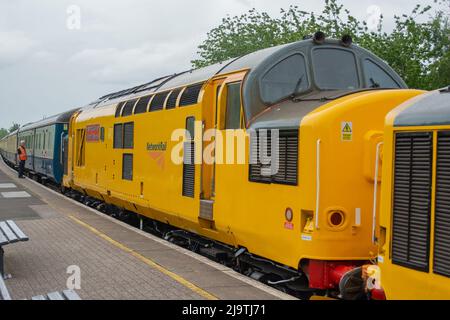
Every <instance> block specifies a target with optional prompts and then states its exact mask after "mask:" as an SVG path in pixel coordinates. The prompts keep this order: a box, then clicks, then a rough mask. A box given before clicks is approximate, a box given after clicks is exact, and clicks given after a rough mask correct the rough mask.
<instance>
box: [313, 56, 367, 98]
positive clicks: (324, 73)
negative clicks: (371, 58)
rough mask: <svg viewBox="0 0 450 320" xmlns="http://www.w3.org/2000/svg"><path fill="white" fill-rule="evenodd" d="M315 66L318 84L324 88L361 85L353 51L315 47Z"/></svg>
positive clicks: (348, 88)
mask: <svg viewBox="0 0 450 320" xmlns="http://www.w3.org/2000/svg"><path fill="white" fill-rule="evenodd" d="M313 68H314V75H315V78H316V84H317V86H318V87H319V88H320V89H322V90H353V89H357V88H359V87H360V86H359V78H358V68H357V65H356V58H355V55H354V54H353V53H352V52H351V51H347V50H344V49H336V48H319V49H315V50H314V51H313Z"/></svg>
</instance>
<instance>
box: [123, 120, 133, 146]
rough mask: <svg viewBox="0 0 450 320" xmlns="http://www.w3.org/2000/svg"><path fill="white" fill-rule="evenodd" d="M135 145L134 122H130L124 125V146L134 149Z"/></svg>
mask: <svg viewBox="0 0 450 320" xmlns="http://www.w3.org/2000/svg"><path fill="white" fill-rule="evenodd" d="M133 147H134V123H133V122H128V123H124V125H123V148H124V149H133Z"/></svg>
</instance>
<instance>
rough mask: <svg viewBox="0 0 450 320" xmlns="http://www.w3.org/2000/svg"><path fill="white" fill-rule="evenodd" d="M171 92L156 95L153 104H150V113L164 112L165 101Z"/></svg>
mask: <svg viewBox="0 0 450 320" xmlns="http://www.w3.org/2000/svg"><path fill="white" fill-rule="evenodd" d="M168 94H169V91H166V92H161V93H158V94H157V95H155V97H154V98H153V100H152V102H151V103H150V112H152V111H158V110H162V109H163V108H164V101H166V98H167V95H168Z"/></svg>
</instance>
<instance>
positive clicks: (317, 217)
mask: <svg viewBox="0 0 450 320" xmlns="http://www.w3.org/2000/svg"><path fill="white" fill-rule="evenodd" d="M320 143H321V141H320V139H317V144H316V229H319V201H320Z"/></svg>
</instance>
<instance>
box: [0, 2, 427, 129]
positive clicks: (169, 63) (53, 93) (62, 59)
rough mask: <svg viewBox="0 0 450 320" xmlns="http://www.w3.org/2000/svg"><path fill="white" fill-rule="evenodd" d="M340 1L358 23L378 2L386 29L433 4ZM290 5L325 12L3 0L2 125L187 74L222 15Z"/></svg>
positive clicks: (315, 5)
mask: <svg viewBox="0 0 450 320" xmlns="http://www.w3.org/2000/svg"><path fill="white" fill-rule="evenodd" d="M341 2H342V3H343V4H344V5H345V6H346V7H347V8H349V9H350V10H351V12H352V14H353V15H355V16H357V17H359V18H361V19H366V18H367V17H368V11H367V10H368V8H369V7H370V6H371V5H377V6H378V7H379V8H380V9H381V12H382V13H383V14H384V16H385V21H386V27H387V28H390V27H392V25H393V16H394V14H402V13H404V12H409V11H411V10H412V7H413V5H414V4H415V3H423V4H427V3H432V2H433V1H432V0H420V1H419V0H417V1H411V0H341ZM291 4H293V5H298V6H299V7H300V8H302V9H304V10H305V11H315V12H320V11H322V9H323V1H322V0H297V1H296V0H276V1H274V0H164V1H162V0H160V1H159V0H158V1H157V0H0V127H7V128H9V127H10V126H11V124H12V123H13V122H18V123H20V124H24V123H27V122H30V121H35V120H39V119H41V118H42V117H43V116H50V115H53V114H56V113H59V112H62V111H65V110H68V109H70V108H73V107H78V106H83V105H86V104H87V103H89V102H91V101H93V100H95V99H96V98H98V97H100V96H102V95H104V94H106V93H110V92H113V91H117V90H120V89H124V88H128V87H131V86H134V85H137V84H141V83H144V82H147V81H150V80H152V79H153V78H155V77H158V76H162V75H166V74H171V73H174V72H179V71H183V70H185V69H189V68H190V61H191V60H192V59H193V58H195V57H196V52H197V50H196V48H197V46H198V45H199V44H200V43H201V42H202V41H203V40H204V39H205V37H206V33H207V32H208V31H209V30H210V29H211V28H213V27H215V26H217V25H218V24H220V22H221V19H222V18H223V17H225V16H226V15H227V14H229V15H237V14H242V13H244V12H246V11H248V10H249V9H251V8H252V7H255V8H257V9H259V10H263V11H267V12H269V13H270V14H272V15H278V14H279V9H280V8H288V7H289V5H291ZM73 5H75V6H76V7H74V6H73ZM77 8H79V9H80V18H81V20H80V25H79V26H80V28H79V29H78V25H77V19H74V18H76V16H77V14H78V12H77Z"/></svg>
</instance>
